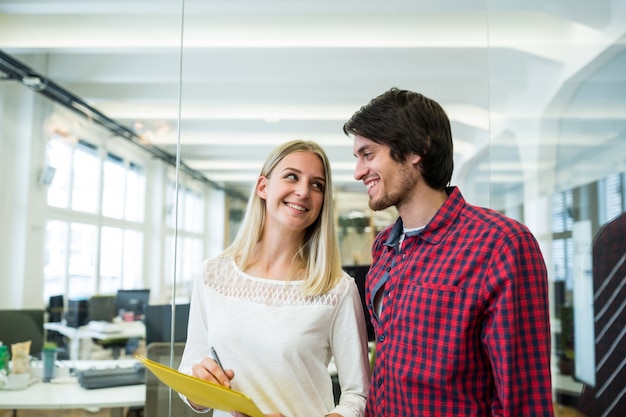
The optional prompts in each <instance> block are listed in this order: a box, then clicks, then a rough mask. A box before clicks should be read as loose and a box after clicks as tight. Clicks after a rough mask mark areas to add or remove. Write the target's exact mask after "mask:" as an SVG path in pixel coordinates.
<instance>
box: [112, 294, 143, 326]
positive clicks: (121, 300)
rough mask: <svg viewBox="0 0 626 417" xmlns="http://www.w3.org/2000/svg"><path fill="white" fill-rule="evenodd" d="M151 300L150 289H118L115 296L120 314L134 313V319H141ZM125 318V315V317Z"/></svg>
mask: <svg viewBox="0 0 626 417" xmlns="http://www.w3.org/2000/svg"><path fill="white" fill-rule="evenodd" d="M149 302H150V289H149V288H144V289H139V290H118V291H117V296H116V298H115V309H116V311H117V312H118V314H127V313H129V312H132V313H133V318H134V320H141V319H142V318H143V316H144V313H145V311H144V310H145V307H146V306H147V305H148V304H149ZM123 318H124V317H123Z"/></svg>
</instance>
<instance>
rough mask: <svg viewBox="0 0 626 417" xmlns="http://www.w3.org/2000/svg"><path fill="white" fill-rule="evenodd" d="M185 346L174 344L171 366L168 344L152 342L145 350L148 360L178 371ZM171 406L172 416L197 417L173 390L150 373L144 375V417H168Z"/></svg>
mask: <svg viewBox="0 0 626 417" xmlns="http://www.w3.org/2000/svg"><path fill="white" fill-rule="evenodd" d="M184 348H185V344H184V343H182V342H177V343H174V351H173V352H172V354H173V355H174V359H173V365H170V352H171V350H170V349H171V345H170V343H169V342H153V343H150V344H149V345H148V346H147V348H146V354H147V357H148V359H151V360H153V361H155V362H158V363H161V364H163V365H167V366H173V368H174V369H178V366H179V365H180V360H181V358H182V356H183V350H184ZM170 400H171V405H172V414H171V415H173V416H177V417H198V414H197V413H195V412H194V411H193V410H192V409H191V408H190V407H189V406H188V405H187V404H185V403H184V402H183V400H181V399H180V397H179V396H178V393H176V392H175V391H173V390H170V388H169V387H168V386H167V385H165V384H164V383H162V382H161V381H159V379H158V378H157V377H155V376H154V375H153V374H152V373H151V372H148V373H147V374H146V406H145V408H144V417H167V416H169V415H170V414H169V405H170ZM212 415H213V411H210V412H209V413H207V414H202V416H203V417H205V416H206V417H211V416H212Z"/></svg>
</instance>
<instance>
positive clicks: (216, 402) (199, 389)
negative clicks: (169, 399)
mask: <svg viewBox="0 0 626 417" xmlns="http://www.w3.org/2000/svg"><path fill="white" fill-rule="evenodd" d="M137 359H139V360H140V361H141V362H142V363H143V364H144V365H146V368H148V370H149V371H150V372H152V373H153V374H154V375H155V376H156V377H157V378H159V379H160V380H161V382H163V383H164V384H165V385H167V386H169V387H171V388H172V389H173V390H174V391H176V392H178V393H180V394H183V395H184V396H185V397H187V398H188V399H189V400H190V401H192V402H194V403H196V404H199V405H202V406H204V407H210V408H214V409H216V410H222V411H227V412H231V411H238V412H240V413H243V414H246V415H248V416H250V417H264V414H263V413H262V412H261V410H259V408H258V407H257V405H256V404H255V403H254V401H252V399H250V398H249V397H247V396H246V395H244V394H243V393H241V392H239V391H236V390H234V389H231V388H227V387H225V386H223V385H220V384H216V383H214V382H209V381H205V380H204V379H200V378H196V377H194V376H191V375H186V374H183V373H181V372H178V371H177V370H175V369H172V368H170V367H169V366H165V365H162V364H160V363H158V362H154V361H152V360H150V359H148V358H146V357H144V356H138V357H137Z"/></svg>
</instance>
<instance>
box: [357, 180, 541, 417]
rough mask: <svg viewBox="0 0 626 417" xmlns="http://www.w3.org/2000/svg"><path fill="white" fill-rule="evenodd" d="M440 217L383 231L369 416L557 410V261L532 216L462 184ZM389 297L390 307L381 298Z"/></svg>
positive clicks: (374, 268) (372, 288)
mask: <svg viewBox="0 0 626 417" xmlns="http://www.w3.org/2000/svg"><path fill="white" fill-rule="evenodd" d="M447 192H448V194H449V195H448V199H447V200H446V202H445V203H444V205H443V206H442V207H441V208H440V209H439V211H438V212H437V213H436V215H435V217H433V219H432V220H431V221H430V222H429V223H428V224H427V225H426V227H425V228H424V229H422V230H420V231H419V232H415V233H413V234H411V233H407V236H406V237H405V239H404V241H403V242H402V246H401V248H400V245H399V241H400V237H401V235H402V227H403V226H402V220H401V219H398V221H397V222H396V223H395V225H391V226H389V227H387V228H386V229H385V230H383V231H382V232H381V233H380V234H379V235H378V236H377V237H376V239H375V242H374V245H373V248H372V254H373V263H372V265H371V267H370V270H369V273H368V276H367V294H366V296H367V304H368V309H369V310H370V314H371V315H372V321H373V324H374V328H375V330H376V365H375V368H374V372H373V375H372V381H371V386H370V392H369V397H368V401H367V408H366V416H370V417H383V416H384V417H391V416H407V417H409V416H410V417H414V416H439V417H441V416H454V417H460V416H533V417H537V416H552V415H553V408H552V387H551V373H550V341H551V339H550V323H549V304H548V281H547V273H546V267H545V263H544V260H543V257H542V255H541V251H540V249H539V246H538V244H537V241H536V240H535V238H534V237H533V235H532V234H531V233H530V231H529V230H528V229H527V228H526V227H525V226H524V225H523V224H521V223H519V222H517V221H515V220H512V219H509V218H507V217H505V216H503V215H501V214H500V213H498V212H496V211H493V210H490V209H485V208H481V207H475V206H472V205H469V204H467V203H466V202H465V200H464V199H463V197H462V195H461V193H460V192H459V190H458V189H457V188H456V187H450V188H448V189H447ZM377 296H379V297H382V301H381V302H382V311H381V313H380V316H379V315H378V314H376V313H375V308H374V303H373V300H374V299H375V297H377Z"/></svg>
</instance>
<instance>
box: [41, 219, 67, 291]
mask: <svg viewBox="0 0 626 417" xmlns="http://www.w3.org/2000/svg"><path fill="white" fill-rule="evenodd" d="M68 235H69V223H67V222H63V221H59V220H49V221H48V222H47V224H46V240H45V248H44V249H45V261H44V291H43V297H44V299H45V300H48V299H50V297H51V296H53V295H57V294H65V272H66V270H67V268H66V266H67V248H68V245H67V242H68Z"/></svg>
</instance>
